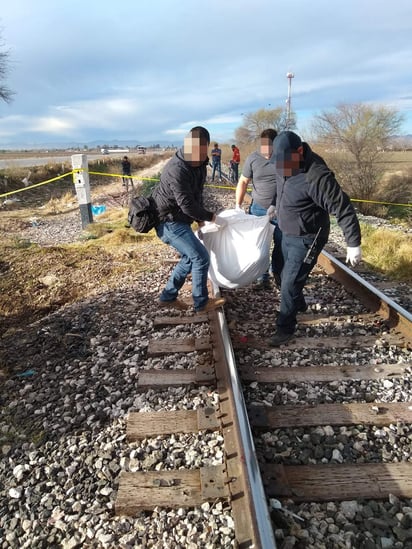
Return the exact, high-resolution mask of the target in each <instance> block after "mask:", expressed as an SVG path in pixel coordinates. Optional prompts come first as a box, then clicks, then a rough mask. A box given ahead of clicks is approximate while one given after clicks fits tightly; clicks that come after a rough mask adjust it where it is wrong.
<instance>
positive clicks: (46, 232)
mask: <svg viewBox="0 0 412 549" xmlns="http://www.w3.org/2000/svg"><path fill="white" fill-rule="evenodd" d="M164 163H165V161H164V160H163V161H162V162H161V163H155V164H154V165H153V166H152V167H150V168H147V169H145V170H143V171H142V172H141V173H139V176H140V177H150V176H151V175H152V174H155V173H159V171H160V170H161V168H162V167H163V165H164ZM33 192H34V191H31V192H30V193H27V194H26V193H20V195H25V198H23V196H22V197H21V200H20V201H19V202H14V203H13V202H9V203H8V204H7V205H6V206H3V207H1V208H0V338H4V337H7V336H8V335H10V334H12V333H14V332H16V331H21V330H24V326H27V325H28V324H30V323H31V322H33V321H35V320H38V319H39V318H42V317H43V316H44V315H47V314H49V313H50V312H52V311H54V310H56V309H58V308H59V307H62V306H64V305H66V304H68V303H73V302H74V301H76V300H81V299H85V298H87V297H88V296H90V295H93V294H95V293H96V292H100V291H107V290H108V289H114V288H116V287H118V285H119V284H127V281H128V280H133V278H134V277H135V275H136V272H138V271H139V270H141V269H147V268H148V266H150V262H151V260H152V259H153V260H155V259H156V257H157V255H158V250H159V247H161V246H162V243H161V242H160V241H159V240H158V239H157V237H156V235H155V233H154V232H151V233H149V234H148V235H138V234H137V233H135V232H134V231H133V229H131V228H129V227H128V225H127V204H128V198H127V196H125V193H124V188H122V185H121V182H120V181H118V180H117V179H116V180H114V182H113V180H111V182H110V183H109V184H106V185H104V184H103V185H99V186H96V187H95V188H92V189H91V193H92V203H99V204H107V211H106V213H105V214H103V215H101V216H99V217H97V218H95V219H94V221H95V222H94V223H92V224H91V225H89V226H87V227H86V228H85V229H82V227H81V222H80V211H79V209H78V205H77V200H76V196H75V194H73V195H72V196H69V197H68V196H67V193H66V194H65V195H63V196H61V197H60V198H53V204H50V192H49V191H48V190H47V189H46V188H45V187H39V188H38V189H36V193H35V194H33ZM16 196H17V195H16ZM33 235H34V236H33ZM36 240H37V242H41V243H40V244H39V243H36ZM149 268H150V267H149ZM0 343H1V340H0Z"/></svg>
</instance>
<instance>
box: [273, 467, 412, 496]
mask: <svg viewBox="0 0 412 549" xmlns="http://www.w3.org/2000/svg"><path fill="white" fill-rule="evenodd" d="M262 475H263V479H264V480H263V482H264V485H265V491H266V494H267V496H268V497H277V498H282V497H285V498H292V499H293V500H294V501H295V502H297V503H298V502H304V501H333V500H335V501H343V500H352V499H360V498H362V499H386V498H388V497H389V494H393V495H395V496H397V497H399V498H411V497H412V463H351V464H342V465H340V464H319V465H275V464H271V463H270V464H264V465H263V466H262Z"/></svg>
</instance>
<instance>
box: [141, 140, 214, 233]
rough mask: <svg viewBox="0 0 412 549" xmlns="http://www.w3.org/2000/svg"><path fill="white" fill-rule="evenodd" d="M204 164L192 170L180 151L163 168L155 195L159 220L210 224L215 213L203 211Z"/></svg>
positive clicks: (205, 164)
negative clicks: (205, 222)
mask: <svg viewBox="0 0 412 549" xmlns="http://www.w3.org/2000/svg"><path fill="white" fill-rule="evenodd" d="M208 163H209V159H208V158H207V159H206V160H205V162H204V163H203V164H202V165H201V166H198V167H193V166H191V165H190V163H189V162H186V161H185V160H184V157H183V149H180V150H178V151H177V152H176V154H175V155H174V156H173V157H172V158H171V159H170V160H169V162H168V163H167V164H166V165H165V167H164V168H163V171H162V173H161V176H160V182H159V183H158V184H157V185H156V187H155V188H154V190H153V192H152V196H153V198H154V200H155V202H156V205H157V208H158V211H159V219H160V221H161V222H164V221H180V222H183V223H189V224H191V223H192V222H193V221H211V220H212V217H213V214H214V212H210V211H208V210H205V209H204V207H203V187H204V184H205V181H206V168H207V165H208Z"/></svg>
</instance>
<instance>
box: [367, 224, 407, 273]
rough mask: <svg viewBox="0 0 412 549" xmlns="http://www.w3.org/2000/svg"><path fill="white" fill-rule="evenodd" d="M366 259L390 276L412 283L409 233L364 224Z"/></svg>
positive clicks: (376, 268) (373, 266)
mask: <svg viewBox="0 0 412 549" xmlns="http://www.w3.org/2000/svg"><path fill="white" fill-rule="evenodd" d="M362 252H363V258H364V260H365V261H366V262H367V263H368V264H369V265H370V266H371V268H373V269H374V270H376V271H379V272H381V273H384V274H385V276H387V277H388V278H393V279H395V280H400V281H404V282H409V283H412V238H411V236H410V235H409V234H404V233H402V232H399V231H391V230H387V229H374V228H373V227H371V226H370V225H362Z"/></svg>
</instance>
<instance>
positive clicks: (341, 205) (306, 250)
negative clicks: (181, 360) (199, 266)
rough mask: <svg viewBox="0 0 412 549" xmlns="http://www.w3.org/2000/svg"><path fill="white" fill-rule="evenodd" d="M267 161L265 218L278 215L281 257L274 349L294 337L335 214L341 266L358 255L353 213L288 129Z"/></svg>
mask: <svg viewBox="0 0 412 549" xmlns="http://www.w3.org/2000/svg"><path fill="white" fill-rule="evenodd" d="M271 161H272V162H273V163H274V164H275V166H276V172H277V182H276V193H275V196H274V199H273V201H272V205H271V206H270V208H269V210H268V215H269V216H271V215H273V216H274V215H275V213H276V215H277V219H278V223H279V228H280V230H281V231H282V253H283V258H284V267H283V270H282V274H281V291H280V296H281V298H280V311H279V315H278V318H277V321H276V325H277V329H276V332H275V334H274V335H273V336H272V338H271V340H270V345H272V346H273V347H277V346H279V345H282V344H283V343H286V342H287V341H289V340H290V339H291V338H292V337H293V333H294V331H295V328H296V315H297V313H298V312H304V311H306V309H307V305H306V302H305V298H304V296H303V288H304V286H305V283H306V280H307V278H308V276H309V273H310V272H311V270H312V269H313V267H314V266H315V264H316V260H317V258H318V255H319V254H320V252H321V251H322V248H323V247H324V245H325V244H326V242H327V241H328V237H329V229H330V220H329V215H330V214H333V215H335V216H336V219H337V222H338V224H339V226H340V228H341V229H342V231H343V234H344V236H345V240H346V243H347V246H348V248H347V258H346V262H349V263H350V264H351V265H352V266H355V265H356V264H357V263H359V261H360V260H361V258H362V254H361V248H360V244H361V232H360V227H359V221H358V218H357V216H356V212H355V210H354V208H353V206H352V204H351V202H350V199H349V197H348V195H347V194H346V193H345V192H344V191H343V190H342V189H341V187H340V185H339V183H338V182H337V181H336V179H335V176H334V174H333V172H332V171H331V170H330V169H329V168H328V166H327V165H326V163H325V161H324V160H323V159H322V158H321V157H320V156H319V155H317V154H315V153H314V152H313V151H312V150H311V148H310V147H309V145H308V144H307V143H302V141H301V139H300V137H299V136H298V135H296V134H295V133H293V132H290V131H285V132H281V133H280V134H279V135H278V136H277V137H276V139H275V140H274V142H273V154H272V157H271Z"/></svg>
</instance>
